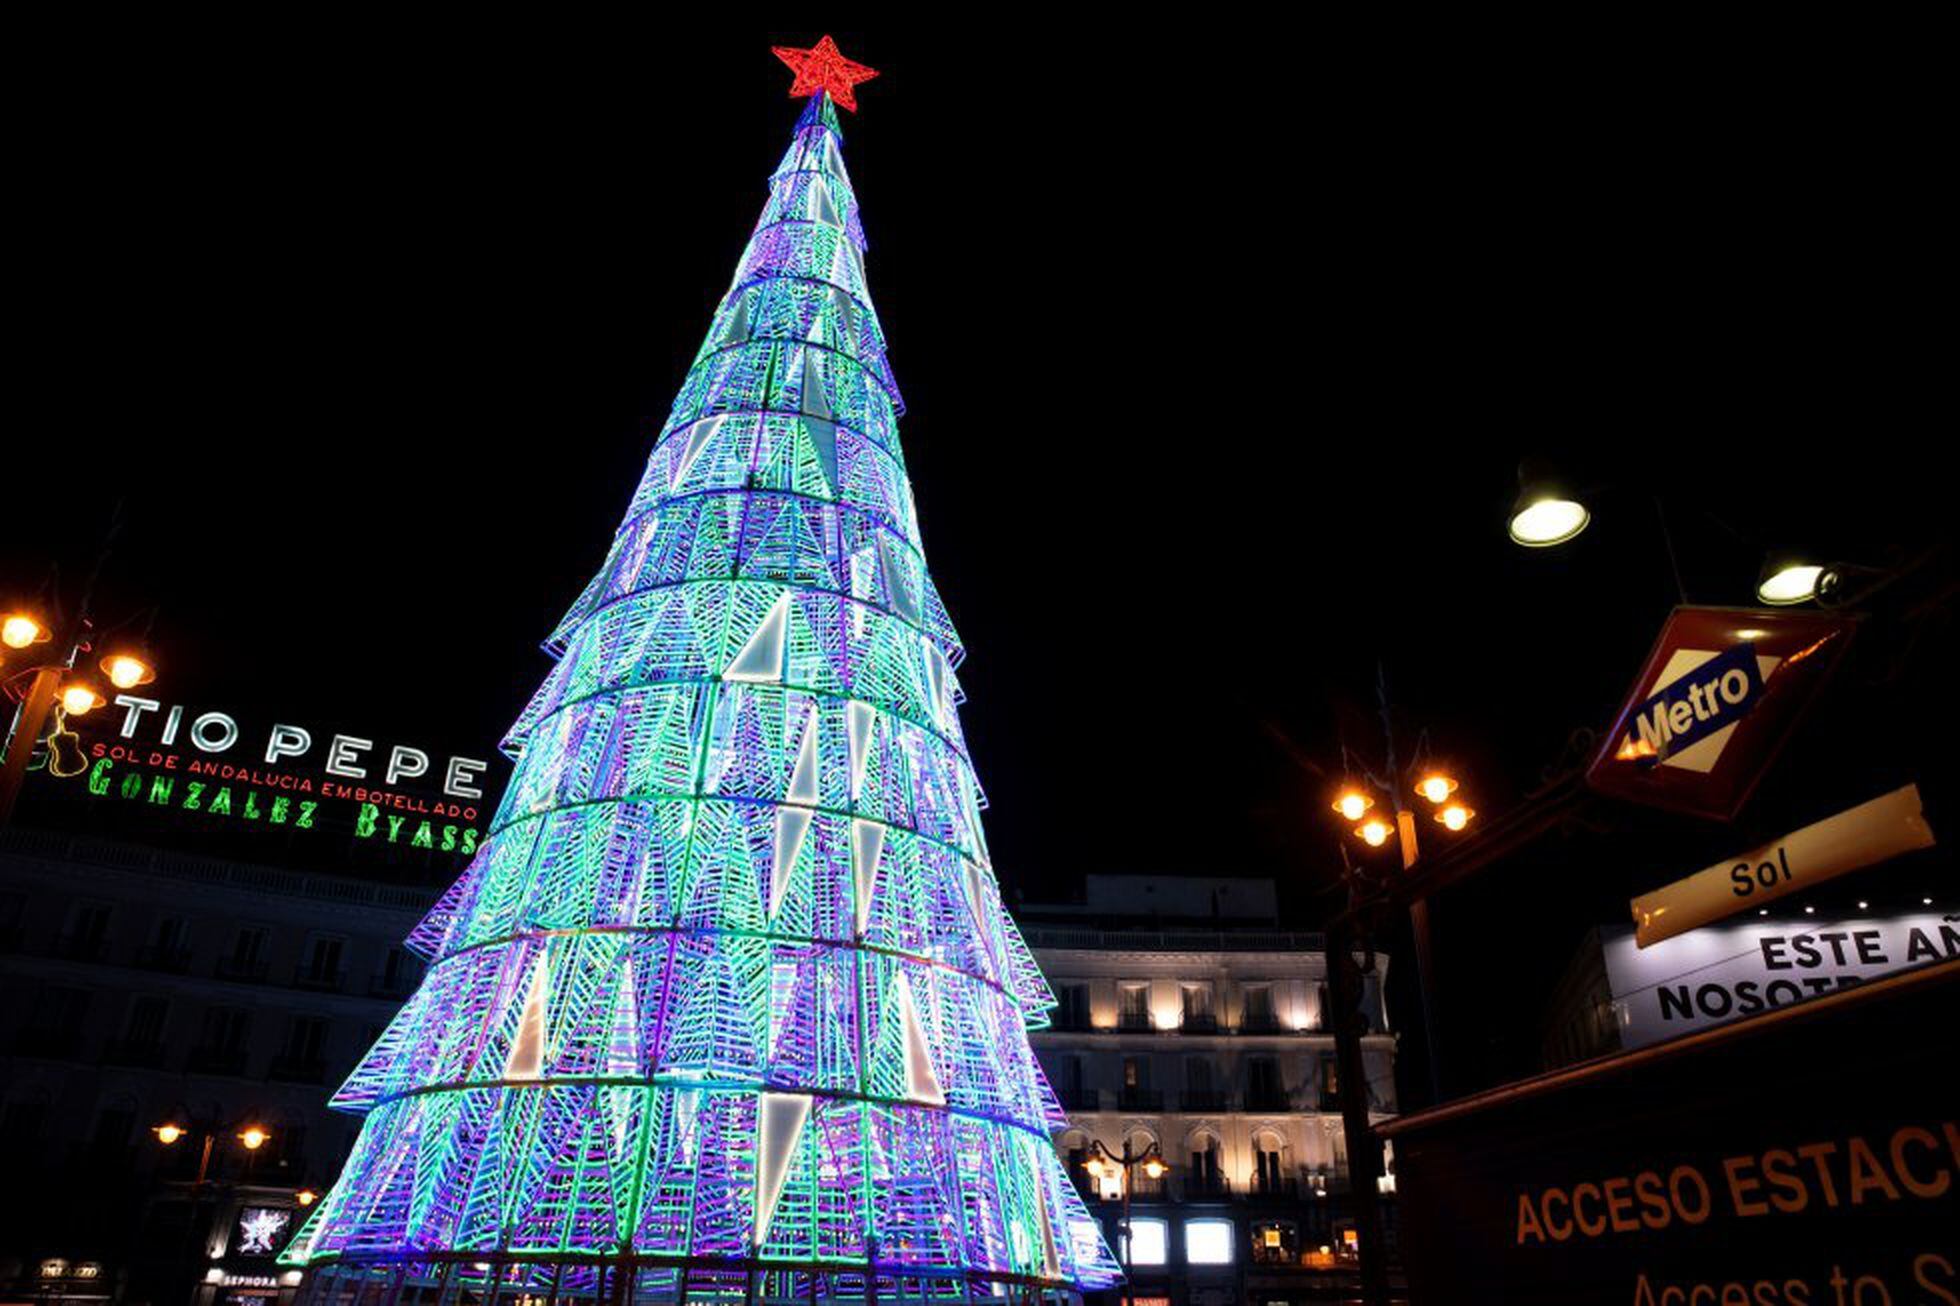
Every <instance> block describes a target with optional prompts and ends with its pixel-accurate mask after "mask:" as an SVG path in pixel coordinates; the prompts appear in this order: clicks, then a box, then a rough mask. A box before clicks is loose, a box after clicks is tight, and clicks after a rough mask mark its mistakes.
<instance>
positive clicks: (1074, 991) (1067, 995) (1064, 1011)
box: [1055, 984, 1089, 1029]
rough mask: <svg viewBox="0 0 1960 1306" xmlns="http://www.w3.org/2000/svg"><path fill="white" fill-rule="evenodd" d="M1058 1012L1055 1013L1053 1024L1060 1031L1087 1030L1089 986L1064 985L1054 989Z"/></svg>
mask: <svg viewBox="0 0 1960 1306" xmlns="http://www.w3.org/2000/svg"><path fill="white" fill-rule="evenodd" d="M1055 996H1056V998H1057V999H1058V1005H1059V1007H1060V1010H1058V1011H1057V1012H1056V1013H1055V1023H1056V1024H1057V1025H1058V1026H1059V1027H1061V1028H1062V1029H1087V1028H1089V986H1088V985H1087V984H1064V985H1062V986H1061V987H1060V988H1058V989H1056V991H1055Z"/></svg>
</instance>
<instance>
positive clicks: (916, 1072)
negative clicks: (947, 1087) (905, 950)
mask: <svg viewBox="0 0 1960 1306" xmlns="http://www.w3.org/2000/svg"><path fill="white" fill-rule="evenodd" d="M892 987H893V988H895V989H897V990H898V1015H899V1020H900V1021H901V1023H903V1025H904V1026H905V1096H906V1099H907V1100H908V1101H912V1102H923V1103H925V1104H926V1105H928V1106H944V1105H946V1094H945V1092H944V1091H943V1090H942V1089H941V1088H940V1087H939V1076H938V1075H936V1074H934V1073H933V1070H932V1048H931V1046H930V1045H929V1044H928V1043H927V1042H926V1028H925V1026H924V1025H922V1024H920V1023H919V1007H918V1004H917V1003H916V1002H914V1001H913V999H912V986H911V985H910V984H909V983H907V982H906V979H905V976H904V974H903V973H902V972H901V973H900V974H899V976H898V978H897V979H895V980H893V981H892Z"/></svg>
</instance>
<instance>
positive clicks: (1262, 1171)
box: [1252, 1134, 1284, 1193]
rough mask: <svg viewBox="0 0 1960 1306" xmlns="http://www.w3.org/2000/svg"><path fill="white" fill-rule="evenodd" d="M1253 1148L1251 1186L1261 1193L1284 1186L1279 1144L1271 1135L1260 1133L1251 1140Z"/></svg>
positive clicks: (1270, 1191)
mask: <svg viewBox="0 0 1960 1306" xmlns="http://www.w3.org/2000/svg"><path fill="white" fill-rule="evenodd" d="M1253 1148H1254V1151H1253V1154H1252V1161H1253V1168H1252V1182H1253V1186H1254V1187H1255V1188H1256V1189H1257V1190H1258V1191H1259V1192H1262V1193H1277V1192H1279V1191H1280V1189H1281V1188H1282V1187H1283V1186H1284V1182H1283V1180H1282V1177H1281V1176H1282V1173H1283V1172H1282V1168H1281V1165H1282V1163H1281V1161H1280V1150H1279V1144H1278V1143H1277V1142H1276V1141H1275V1140H1274V1139H1273V1138H1272V1136H1271V1135H1268V1134H1262V1135H1260V1136H1259V1137H1258V1138H1256V1139H1254V1140H1253Z"/></svg>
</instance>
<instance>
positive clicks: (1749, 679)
mask: <svg viewBox="0 0 1960 1306" xmlns="http://www.w3.org/2000/svg"><path fill="white" fill-rule="evenodd" d="M1853 629H1854V622H1853V620H1852V619H1851V618H1849V617H1839V616H1831V615H1827V614H1824V613H1816V612H1772V611H1766V610H1763V609H1759V608H1696V607H1680V608H1676V609H1675V610H1674V612H1673V614H1672V615H1670V616H1669V617H1668V619H1667V625H1666V626H1664V627H1662V629H1661V637H1660V640H1659V642H1657V643H1656V644H1655V645H1654V651H1653V652H1652V653H1650V654H1648V655H1647V664H1646V666H1644V667H1643V668H1641V671H1640V676H1639V679H1637V680H1636V681H1634V686H1633V691H1632V692H1631V693H1630V694H1629V695H1628V696H1627V701H1626V703H1625V705H1624V706H1622V707H1621V709H1620V713H1619V717H1618V719H1617V720H1616V721H1615V722H1614V723H1613V728H1612V730H1611V731H1610V732H1609V733H1608V735H1607V737H1606V741H1605V743H1604V744H1603V745H1602V746H1601V748H1600V750H1599V755H1598V756H1597V757H1595V758H1594V759H1593V763H1592V766H1591V767H1590V768H1588V770H1587V771H1586V783H1587V784H1589V785H1591V786H1592V787H1593V788H1594V789H1595V790H1597V791H1599V792H1600V793H1603V794H1607V795H1610V796H1611V797H1614V798H1623V799H1626V800H1627V801H1629V802H1635V803H1648V804H1651V805H1653V806H1656V807H1670V808H1673V809H1675V810H1677V811H1683V812H1690V813H1693V814H1695V815H1698V816H1708V817H1713V818H1714V819H1716V820H1718V821H1726V820H1729V819H1731V818H1733V817H1734V816H1735V814H1736V813H1737V812H1738V811H1740V810H1741V809H1742V805H1743V804H1744V803H1745V802H1747V801H1748V799H1749V795H1750V794H1751V793H1752V792H1754V790H1755V788H1756V783H1757V781H1758V780H1760V779H1761V778H1762V775H1763V773H1764V772H1765V771H1767V770H1768V769H1769V764H1770V762H1771V761H1772V760H1773V759H1774V758H1775V756H1776V753H1777V751H1778V750H1779V749H1781V748H1782V746H1783V742H1784V740H1785V739H1787V738H1788V737H1789V733H1790V731H1791V729H1792V728H1793V727H1794V726H1795V725H1796V722H1797V718H1798V717H1800V716H1801V715H1802V714H1803V711H1804V709H1805V708H1806V707H1808V706H1809V705H1810V703H1811V701H1812V700H1813V699H1814V698H1815V697H1816V695H1817V691H1818V690H1819V689H1821V688H1822V687H1823V685H1824V682H1825V681H1826V680H1828V679H1829V678H1830V675H1831V672H1832V671H1833V670H1835V669H1836V667H1837V664H1838V660H1839V659H1840V658H1841V657H1842V656H1843V654H1844V649H1845V646H1846V645H1848V644H1849V643H1850V642H1851V633H1852V630H1853Z"/></svg>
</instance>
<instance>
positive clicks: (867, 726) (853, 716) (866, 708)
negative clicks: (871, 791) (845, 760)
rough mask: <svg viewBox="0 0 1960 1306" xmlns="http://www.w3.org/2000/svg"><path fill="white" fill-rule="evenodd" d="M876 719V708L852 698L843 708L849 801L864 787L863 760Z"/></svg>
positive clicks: (865, 756)
mask: <svg viewBox="0 0 1960 1306" xmlns="http://www.w3.org/2000/svg"><path fill="white" fill-rule="evenodd" d="M877 721H878V709H877V708H875V707H872V706H871V704H869V703H860V702H858V701H856V700H855V699H853V700H852V701H851V704H850V706H849V707H847V708H845V710H844V729H845V733H846V734H848V735H849V736H850V744H851V801H852V802H853V803H855V802H856V801H857V796H858V790H860V789H862V788H864V762H865V759H866V758H868V757H869V756H870V755H871V727H872V726H874V725H876V724H877Z"/></svg>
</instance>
